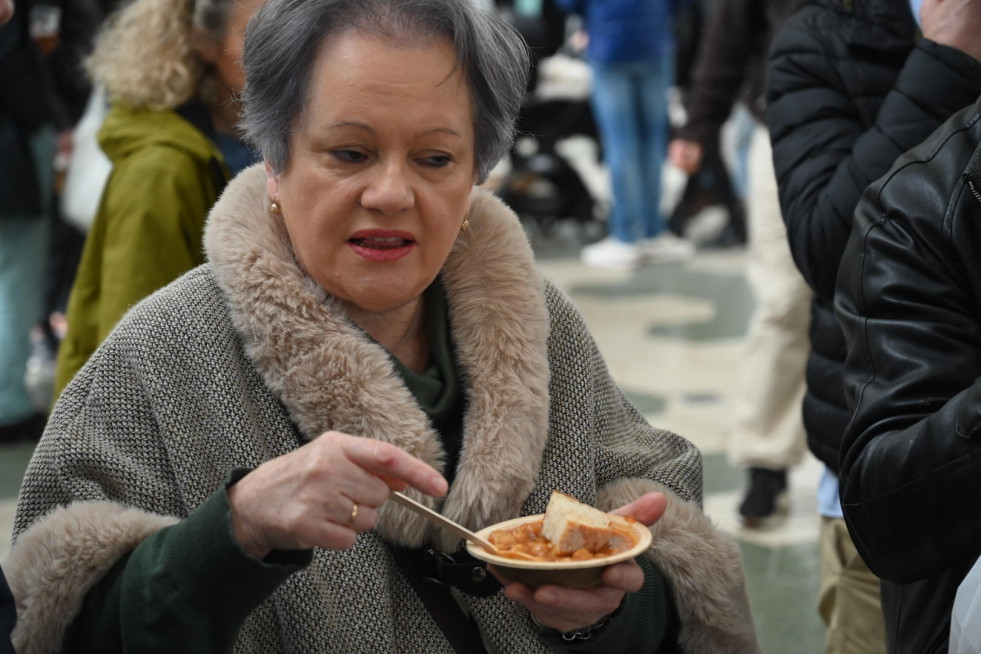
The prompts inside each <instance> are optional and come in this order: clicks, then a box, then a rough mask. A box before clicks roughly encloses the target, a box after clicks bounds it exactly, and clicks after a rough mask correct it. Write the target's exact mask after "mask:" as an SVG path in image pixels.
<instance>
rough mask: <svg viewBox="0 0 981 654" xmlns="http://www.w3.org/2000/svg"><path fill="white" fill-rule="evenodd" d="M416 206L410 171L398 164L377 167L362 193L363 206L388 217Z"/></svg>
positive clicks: (391, 163) (385, 164)
mask: <svg viewBox="0 0 981 654" xmlns="http://www.w3.org/2000/svg"><path fill="white" fill-rule="evenodd" d="M414 204H415V193H414V192H413V190H412V185H411V184H410V183H409V179H408V171H406V170H405V169H404V168H403V166H402V165H401V164H400V163H398V162H390V163H384V164H381V165H379V166H377V168H376V169H375V171H374V175H373V176H372V178H371V179H370V180H369V182H368V185H367V186H366V187H365V189H364V191H362V193H361V206H363V207H364V208H365V209H371V210H374V211H380V212H382V213H383V214H386V215H393V214H397V213H400V212H402V211H406V210H408V209H411V208H412V207H413V205H414Z"/></svg>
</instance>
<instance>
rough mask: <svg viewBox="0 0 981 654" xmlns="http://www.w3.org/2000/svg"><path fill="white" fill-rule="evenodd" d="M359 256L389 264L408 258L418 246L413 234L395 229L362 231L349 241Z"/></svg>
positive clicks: (349, 244)
mask: <svg viewBox="0 0 981 654" xmlns="http://www.w3.org/2000/svg"><path fill="white" fill-rule="evenodd" d="M347 244H348V246H349V247H350V248H351V250H352V251H353V252H354V254H356V255H357V256H359V257H361V258H362V259H364V260H366V261H372V262H375V263H388V262H392V261H398V260H399V259H401V258H403V257H405V256H408V254H409V253H410V252H412V249H413V248H414V247H415V246H416V239H415V236H414V235H413V234H412V233H411V232H405V231H401V230H395V229H362V230H358V231H357V232H355V233H354V234H353V235H352V236H351V238H349V239H348V240H347Z"/></svg>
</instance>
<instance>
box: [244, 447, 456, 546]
mask: <svg viewBox="0 0 981 654" xmlns="http://www.w3.org/2000/svg"><path fill="white" fill-rule="evenodd" d="M406 486H412V487H413V488H416V489H418V490H420V491H421V492H423V493H426V494H427V495H433V496H437V497H438V496H442V495H445V494H446V491H447V484H446V480H445V479H444V478H443V476H442V475H440V474H439V473H438V472H437V471H436V470H434V469H433V468H432V467H430V466H429V465H427V464H426V463H423V462H422V461H420V460H419V459H417V458H415V457H413V456H411V455H410V454H408V453H406V452H404V451H403V450H400V449H399V448H397V447H395V446H394V445H391V444H389V443H383V442H381V441H377V440H371V439H368V438H357V437H355V436H349V435H348V434H342V433H340V432H327V433H325V434H323V435H321V436H320V437H318V438H317V439H316V440H314V441H312V442H310V443H307V444H306V445H304V446H303V447H301V448H299V449H298V450H296V451H294V452H290V453H289V454H286V455H283V456H281V457H278V458H275V459H272V460H270V461H266V462H265V463H263V464H262V465H261V466H259V467H258V468H256V469H255V470H253V471H252V472H250V473H249V474H248V475H246V476H245V477H243V478H242V479H240V480H239V481H238V483H236V484H235V485H234V486H232V487H231V488H229V489H228V501H229V504H230V505H231V513H232V532H233V533H234V535H235V539H236V540H238V542H239V543H240V544H241V545H242V547H243V548H245V550H246V551H247V552H248V553H249V554H251V555H252V556H254V557H255V558H257V559H262V558H264V557H265V556H266V555H267V554H269V552H270V551H272V550H275V549H284V550H298V549H307V548H310V547H314V546H317V547H323V548H325V549H347V548H349V547H352V546H353V545H354V542H355V540H356V539H357V536H358V534H359V533H360V532H362V531H367V530H369V529H371V528H372V527H374V526H375V522H376V521H377V520H378V512H377V508H378V507H379V506H380V505H381V504H382V503H383V502H384V501H385V500H387V499H388V497H389V494H390V493H391V491H393V490H403V489H405V488H406ZM355 507H357V508H355Z"/></svg>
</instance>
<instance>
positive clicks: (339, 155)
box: [330, 150, 368, 163]
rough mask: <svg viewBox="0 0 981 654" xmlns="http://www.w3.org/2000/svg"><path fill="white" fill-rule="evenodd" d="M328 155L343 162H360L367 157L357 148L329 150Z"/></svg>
mask: <svg viewBox="0 0 981 654" xmlns="http://www.w3.org/2000/svg"><path fill="white" fill-rule="evenodd" d="M330 156H332V157H334V158H335V159H337V160H338V161H343V162H344V163H361V162H362V161H364V160H365V159H367V158H368V155H366V154H365V153H363V152H358V151H357V150H331V151H330Z"/></svg>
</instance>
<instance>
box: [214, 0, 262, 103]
mask: <svg viewBox="0 0 981 654" xmlns="http://www.w3.org/2000/svg"><path fill="white" fill-rule="evenodd" d="M264 4H266V0H230V1H229V2H228V16H227V22H226V24H225V37H224V38H223V39H222V40H221V41H218V40H216V39H215V38H214V37H212V36H208V35H203V39H202V40H203V44H202V45H200V46H199V48H198V54H199V56H200V57H201V58H202V59H203V60H204V61H206V62H207V63H209V64H211V65H212V66H214V69H215V74H216V76H217V77H218V82H219V83H220V84H221V87H222V88H223V89H225V90H226V91H227V92H228V93H229V94H232V95H235V94H238V93H241V92H242V88H243V87H244V86H245V71H244V70H242V54H243V53H244V49H245V28H246V27H247V26H248V24H249V19H251V18H252V15H253V14H254V13H255V12H256V11H257V10H258V9H259V7H261V6H262V5H264Z"/></svg>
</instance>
